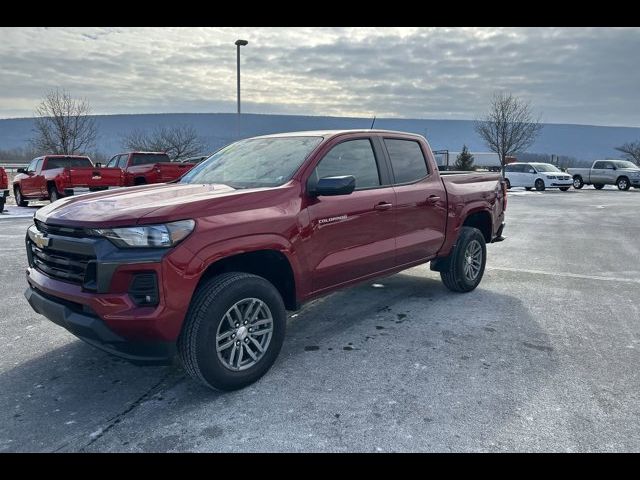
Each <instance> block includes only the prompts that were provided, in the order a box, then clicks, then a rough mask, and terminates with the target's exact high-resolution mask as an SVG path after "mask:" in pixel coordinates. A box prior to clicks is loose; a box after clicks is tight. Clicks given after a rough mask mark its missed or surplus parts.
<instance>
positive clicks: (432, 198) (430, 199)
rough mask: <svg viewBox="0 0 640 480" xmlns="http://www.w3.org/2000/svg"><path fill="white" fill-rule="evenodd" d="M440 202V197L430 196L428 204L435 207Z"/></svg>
mask: <svg viewBox="0 0 640 480" xmlns="http://www.w3.org/2000/svg"><path fill="white" fill-rule="evenodd" d="M439 201H440V197H439V196H437V195H429V198H427V203H429V204H431V205H435V204H436V203H438V202H439Z"/></svg>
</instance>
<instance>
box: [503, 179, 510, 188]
mask: <svg viewBox="0 0 640 480" xmlns="http://www.w3.org/2000/svg"><path fill="white" fill-rule="evenodd" d="M504 181H505V183H506V184H507V190H511V182H510V181H509V179H508V178H505V179H504Z"/></svg>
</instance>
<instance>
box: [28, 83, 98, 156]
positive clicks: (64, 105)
mask: <svg viewBox="0 0 640 480" xmlns="http://www.w3.org/2000/svg"><path fill="white" fill-rule="evenodd" d="M35 114H36V119H35V123H34V133H35V135H34V137H33V138H32V139H31V143H32V145H33V147H34V148H35V149H36V150H38V151H40V152H42V153H51V154H62V155H74V154H79V153H85V152H87V151H88V150H90V149H91V148H92V147H93V146H94V145H95V142H96V137H97V135H98V130H97V128H96V123H95V120H94V119H93V118H92V117H91V116H90V114H91V107H90V106H89V102H88V101H87V100H85V99H75V98H72V97H71V95H70V94H69V93H68V92H66V91H65V90H58V89H56V90H52V91H50V92H49V93H47V95H46V96H45V98H44V100H42V102H41V103H40V105H38V106H37V107H36V111H35Z"/></svg>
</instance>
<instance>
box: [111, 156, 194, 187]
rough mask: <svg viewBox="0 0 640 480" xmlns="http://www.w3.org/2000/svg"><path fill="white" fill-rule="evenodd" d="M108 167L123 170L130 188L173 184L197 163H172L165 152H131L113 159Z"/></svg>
mask: <svg viewBox="0 0 640 480" xmlns="http://www.w3.org/2000/svg"><path fill="white" fill-rule="evenodd" d="M107 167H119V168H121V169H122V170H123V171H124V175H125V185H126V186H128V187H129V186H133V185H147V184H151V183H165V182H171V181H173V180H176V179H178V178H180V177H181V176H182V175H184V174H185V173H187V172H188V171H189V170H191V169H192V168H193V167H195V163H180V162H172V161H171V159H170V158H169V155H167V154H166V153H164V152H129V153H119V154H118V155H114V156H113V157H111V159H110V160H109V162H108V163H107Z"/></svg>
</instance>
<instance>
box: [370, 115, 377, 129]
mask: <svg viewBox="0 0 640 480" xmlns="http://www.w3.org/2000/svg"><path fill="white" fill-rule="evenodd" d="M375 123H376V116H375V115H374V116H373V122H371V130H373V125H374V124H375Z"/></svg>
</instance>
